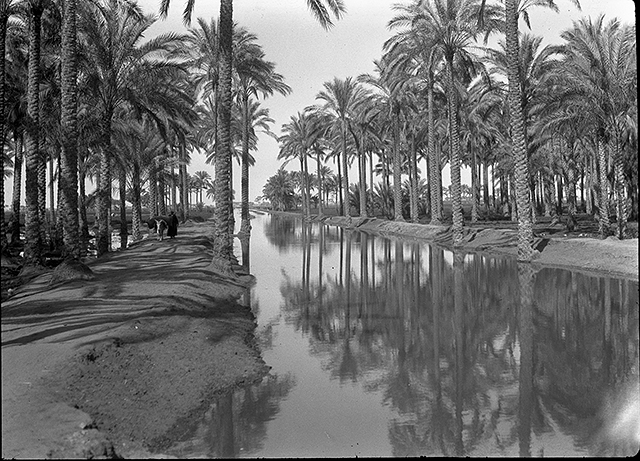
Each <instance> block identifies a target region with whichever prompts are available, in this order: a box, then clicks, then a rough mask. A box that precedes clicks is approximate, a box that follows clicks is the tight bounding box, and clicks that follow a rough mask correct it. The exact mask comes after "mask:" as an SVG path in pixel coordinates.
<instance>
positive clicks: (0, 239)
mask: <svg viewBox="0 0 640 461" xmlns="http://www.w3.org/2000/svg"><path fill="white" fill-rule="evenodd" d="M14 7H15V5H14V3H13V0H0V53H1V55H0V119H1V120H2V133H1V134H0V146H2V153H3V154H4V141H5V137H6V128H7V126H6V125H7V123H6V118H5V109H6V108H5V104H6V76H5V73H6V72H5V50H6V38H7V23H8V21H9V16H10V15H11V12H12V10H13V9H14ZM3 156H4V155H3ZM0 163H1V165H0V168H2V170H1V171H0V189H1V190H2V198H3V201H4V161H2V162H0ZM7 243H8V242H7V231H6V227H5V222H4V206H3V207H2V211H0V253H2V254H4V253H5V252H6V251H7Z"/></svg>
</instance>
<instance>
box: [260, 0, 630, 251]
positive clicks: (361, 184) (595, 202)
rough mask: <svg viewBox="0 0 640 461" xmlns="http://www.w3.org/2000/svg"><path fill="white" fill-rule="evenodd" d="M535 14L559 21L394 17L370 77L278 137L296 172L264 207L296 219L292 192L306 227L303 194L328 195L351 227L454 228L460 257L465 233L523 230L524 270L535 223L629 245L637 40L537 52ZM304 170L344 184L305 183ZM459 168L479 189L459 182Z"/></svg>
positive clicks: (582, 32)
mask: <svg viewBox="0 0 640 461" xmlns="http://www.w3.org/2000/svg"><path fill="white" fill-rule="evenodd" d="M576 3H577V2H576ZM536 6H540V7H543V6H544V7H549V8H551V9H554V10H557V9H558V7H557V6H556V4H555V3H554V2H547V1H540V2H529V1H526V2H517V1H506V2H504V5H503V4H502V3H501V2H497V3H496V2H493V3H492V2H484V1H482V2H481V1H435V0H434V1H413V2H404V3H401V4H397V5H395V6H394V7H393V12H394V16H393V17H392V19H391V20H390V21H389V23H388V24H389V28H390V30H391V31H392V32H393V35H392V36H391V37H390V38H389V39H388V40H387V42H386V43H385V45H384V50H383V54H382V56H380V58H379V59H378V60H377V61H376V63H375V64H376V72H375V73H374V74H373V75H371V74H363V75H358V76H353V77H348V78H346V79H344V80H342V79H338V78H336V79H334V80H333V81H327V82H326V83H325V84H324V88H319V89H318V94H317V100H316V101H315V104H314V102H313V101H310V105H309V106H308V107H306V108H301V112H299V113H298V115H297V116H294V117H292V119H291V120H292V121H291V122H290V123H288V124H285V125H283V133H285V134H284V135H283V137H282V138H281V151H280V152H281V153H280V156H281V158H283V159H285V158H286V159H292V158H296V159H297V160H298V162H299V163H300V173H299V176H295V175H294V174H293V173H289V176H290V180H289V182H290V185H289V186H288V187H279V188H274V187H272V184H271V183H272V180H269V182H268V183H267V184H266V185H265V189H264V195H265V197H266V198H268V199H270V200H271V202H272V204H273V207H274V209H283V208H285V209H286V208H291V207H295V206H296V194H295V193H294V197H293V198H292V199H288V198H287V195H286V194H288V192H286V191H289V190H293V191H295V190H296V185H298V186H299V189H300V194H297V197H298V199H297V200H298V201H299V202H300V204H301V206H302V210H303V212H304V213H305V214H309V208H308V197H312V198H314V203H316V204H317V205H316V207H317V209H318V211H319V210H321V209H322V207H323V203H322V202H323V200H325V199H326V197H328V196H329V194H333V195H332V196H331V197H332V199H333V201H334V203H336V204H337V206H336V208H337V210H338V212H339V213H340V214H342V215H343V216H346V217H350V216H352V215H353V214H354V213H355V214H356V215H359V216H364V217H366V216H367V215H368V214H371V215H375V216H378V217H386V218H389V219H393V220H396V221H403V220H405V219H408V220H410V221H412V222H425V223H432V224H441V223H442V222H449V223H452V233H453V242H454V245H456V244H457V243H459V242H460V241H461V239H462V228H463V226H464V223H465V222H466V223H472V224H475V223H478V222H481V221H492V220H496V219H497V220H501V219H504V218H505V217H506V218H507V219H509V218H510V219H511V220H513V221H517V223H518V224H517V226H518V232H519V236H520V241H519V244H518V250H519V252H518V257H519V259H521V260H530V259H531V257H532V248H531V243H532V241H533V234H532V227H533V224H534V223H535V222H537V221H541V220H542V221H544V220H546V222H551V224H553V225H555V224H559V225H561V226H562V227H563V228H564V229H565V230H566V231H570V232H572V231H579V230H580V229H579V227H580V226H579V225H578V224H577V215H578V214H579V215H580V216H581V222H582V223H584V222H585V219H586V221H587V223H588V222H589V221H591V222H596V223H597V224H598V230H597V234H598V236H599V237H600V238H606V237H608V236H609V235H615V236H616V237H617V238H619V239H624V238H627V237H629V236H630V230H629V227H628V224H627V223H628V222H629V221H637V216H638V198H637V196H638V193H637V191H638V179H637V86H636V85H637V84H636V78H637V65H636V39H635V27H634V26H632V25H625V24H622V23H621V22H620V21H619V20H618V19H615V18H614V19H605V17H604V16H599V17H595V18H591V17H584V18H582V19H580V20H577V21H575V22H574V23H573V27H572V28H570V29H568V30H565V31H563V32H562V34H561V38H562V41H563V43H562V44H560V45H548V46H545V47H542V46H541V37H537V36H535V35H534V31H531V32H529V31H527V32H525V33H522V34H519V33H518V30H517V24H518V17H525V19H526V18H528V16H526V14H527V11H528V9H529V8H533V7H536ZM514 27H515V30H514ZM505 31H506V32H505ZM505 33H506V35H504V34H505ZM487 38H489V39H491V38H493V41H494V42H495V43H496V44H497V45H496V46H494V47H489V46H487V44H486V39H487ZM308 160H311V161H318V162H319V163H318V169H320V168H321V167H322V162H323V161H324V162H325V164H326V163H329V164H331V163H333V164H334V165H336V167H337V168H336V169H337V173H336V171H333V170H332V171H330V172H327V173H328V176H322V174H320V175H319V174H318V173H317V172H316V173H313V172H309V170H308V166H307V163H308ZM445 166H447V167H448V168H449V169H450V172H451V174H450V176H451V186H450V189H449V190H446V189H445V188H443V183H442V170H443V168H444V167H445ZM463 166H464V167H466V168H467V169H468V170H469V171H470V176H471V181H470V184H461V176H460V170H461V168H462V167H463ZM318 171H319V170H318ZM352 171H354V172H356V175H357V176H356V178H352V177H350V176H349V175H350V172H352ZM281 174H282V173H280V172H279V173H278V178H279V177H280V176H281ZM275 178H276V176H274V178H273V180H274V181H276V179H275ZM318 179H320V180H318ZM277 181H279V182H280V183H281V182H282V180H281V179H278V180H277ZM321 182H322V183H323V186H320V183H321ZM310 185H312V186H310ZM330 185H335V186H336V187H337V189H334V190H331V189H329V187H330ZM310 187H312V188H313V189H314V191H310ZM463 189H465V192H466V193H465V197H464V199H465V202H466V205H467V210H468V211H467V212H464V213H463V207H462V201H463V200H462V199H463V197H462V195H463V194H462V191H463ZM345 191H346V192H345ZM443 201H446V202H447V203H448V206H447V211H446V213H445V212H444V209H445V207H444V206H443ZM285 203H288V205H287V206H285V205H284V204H285ZM324 207H325V208H326V204H324ZM586 227H591V226H586ZM586 227H585V226H584V225H583V228H582V230H583V232H589V231H588V230H586ZM634 229H635V226H634ZM591 233H593V232H592V231H591ZM636 233H637V231H636V230H632V231H631V234H632V236H635V234H636Z"/></svg>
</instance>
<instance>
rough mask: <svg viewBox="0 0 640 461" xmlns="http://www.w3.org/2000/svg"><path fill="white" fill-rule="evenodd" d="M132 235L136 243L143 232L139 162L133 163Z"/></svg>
mask: <svg viewBox="0 0 640 461" xmlns="http://www.w3.org/2000/svg"><path fill="white" fill-rule="evenodd" d="M131 175H132V178H131V189H132V194H131V235H132V237H131V238H132V239H133V241H134V242H137V241H138V240H140V238H141V236H142V232H141V229H140V226H141V224H142V203H141V200H140V195H141V194H140V192H141V191H140V189H141V187H140V184H141V178H140V164H139V163H138V161H137V160H134V161H133V166H132V169H131Z"/></svg>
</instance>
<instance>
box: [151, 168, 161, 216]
mask: <svg viewBox="0 0 640 461" xmlns="http://www.w3.org/2000/svg"><path fill="white" fill-rule="evenodd" d="M156 176H157V173H156V169H155V167H154V166H153V165H151V166H150V167H149V212H150V213H151V217H153V216H158V214H160V212H159V209H158V181H157V180H156Z"/></svg>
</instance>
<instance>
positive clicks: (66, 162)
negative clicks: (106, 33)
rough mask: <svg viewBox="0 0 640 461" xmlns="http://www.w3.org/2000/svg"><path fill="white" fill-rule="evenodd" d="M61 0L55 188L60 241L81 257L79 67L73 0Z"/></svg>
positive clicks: (73, 254)
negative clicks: (58, 197)
mask: <svg viewBox="0 0 640 461" xmlns="http://www.w3.org/2000/svg"><path fill="white" fill-rule="evenodd" d="M76 1H77V0H65V1H64V14H63V23H62V51H61V54H62V63H61V64H62V69H61V87H62V88H61V92H62V96H61V101H62V102H61V116H60V125H61V126H60V128H61V131H62V151H61V153H60V160H61V162H60V172H59V176H58V178H59V179H58V188H59V189H60V191H61V194H62V204H61V205H62V206H61V208H62V209H59V210H58V213H60V214H61V215H62V216H63V217H64V219H63V221H62V222H63V241H64V251H65V253H66V254H67V255H68V256H69V257H72V258H74V259H78V258H80V238H79V218H78V128H77V126H78V122H77V107H78V90H77V79H78V70H77V69H78V68H77V62H76V41H77V38H76V6H77V3H76Z"/></svg>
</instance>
